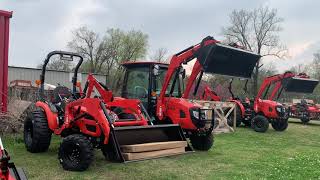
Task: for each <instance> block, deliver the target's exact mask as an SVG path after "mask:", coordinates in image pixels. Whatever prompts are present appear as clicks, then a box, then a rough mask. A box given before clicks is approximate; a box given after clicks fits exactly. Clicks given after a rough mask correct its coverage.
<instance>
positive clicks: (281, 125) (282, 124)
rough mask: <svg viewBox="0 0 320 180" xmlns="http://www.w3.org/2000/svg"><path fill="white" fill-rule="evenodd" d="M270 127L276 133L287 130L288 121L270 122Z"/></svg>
mask: <svg viewBox="0 0 320 180" xmlns="http://www.w3.org/2000/svg"><path fill="white" fill-rule="evenodd" d="M271 126H272V127H273V129H274V130H276V131H284V130H286V129H287V128H288V120H285V119H278V120H273V121H272V122H271Z"/></svg>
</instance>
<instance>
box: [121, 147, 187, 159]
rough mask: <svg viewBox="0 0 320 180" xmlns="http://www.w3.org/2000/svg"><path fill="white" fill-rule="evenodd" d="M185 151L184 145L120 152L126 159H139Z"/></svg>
mask: <svg viewBox="0 0 320 180" xmlns="http://www.w3.org/2000/svg"><path fill="white" fill-rule="evenodd" d="M183 153H185V148H184V147H179V148H173V149H164V150H158V151H148V152H134V153H122V155H123V157H124V159H125V160H126V161H131V160H140V159H150V158H159V157H165V156H172V155H178V154H183Z"/></svg>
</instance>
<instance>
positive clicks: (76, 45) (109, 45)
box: [68, 26, 148, 90]
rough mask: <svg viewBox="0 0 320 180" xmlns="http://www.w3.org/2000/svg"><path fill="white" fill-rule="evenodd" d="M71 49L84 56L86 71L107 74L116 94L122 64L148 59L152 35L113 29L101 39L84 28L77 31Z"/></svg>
mask: <svg viewBox="0 0 320 180" xmlns="http://www.w3.org/2000/svg"><path fill="white" fill-rule="evenodd" d="M100 37H102V38H100ZM68 47H69V48H70V49H71V50H73V51H75V52H78V53H80V54H81V55H83V56H84V58H85V63H84V65H83V67H82V71H86V72H91V73H104V74H106V77H107V78H106V84H108V85H109V86H111V88H113V89H114V90H116V89H118V88H119V87H120V85H121V81H119V79H120V78H121V77H122V75H123V69H122V67H121V66H120V64H121V63H123V62H125V61H136V60H138V59H140V58H144V57H145V56H146V53H147V48H148V35H147V34H144V33H143V32H142V31H139V30H130V31H123V30H121V29H113V28H111V29H108V30H107V31H106V32H105V33H104V35H103V36H101V35H100V34H99V33H97V32H94V31H93V30H90V29H89V28H88V27H86V26H84V27H80V28H77V29H75V30H74V31H73V38H72V40H71V41H70V42H69V43H68Z"/></svg>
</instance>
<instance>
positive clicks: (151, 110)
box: [24, 36, 318, 171]
mask: <svg viewBox="0 0 320 180" xmlns="http://www.w3.org/2000/svg"><path fill="white" fill-rule="evenodd" d="M54 56H59V57H60V60H64V61H65V60H68V61H75V60H78V63H77V65H76V67H75V68H74V72H73V78H72V89H68V88H67V87H65V86H62V85H58V86H57V87H56V88H55V89H54V90H53V98H48V97H46V95H45V93H44V84H45V74H46V66H47V64H48V63H49V61H50V59H51V58H52V57H54ZM194 59H195V60H196V61H195V63H194V65H193V69H192V73H191V75H190V77H189V78H188V80H187V81H186V84H184V82H185V77H186V71H185V69H184V68H183V66H182V65H183V64H188V63H189V62H190V61H191V60H194ZM259 59H260V56H259V55H257V54H254V53H252V52H249V51H246V50H244V49H243V48H240V47H238V46H235V45H232V46H230V45H224V44H222V43H220V42H219V41H217V40H215V39H214V38H212V37H210V36H208V37H206V38H204V39H203V40H202V41H201V42H200V43H199V44H196V45H194V46H191V47H189V48H186V49H184V50H182V51H181V52H179V53H177V54H175V55H173V56H172V58H171V60H170V64H165V63H157V62H151V61H146V62H127V63H124V64H122V66H123V67H124V68H125V75H124V78H123V80H124V81H123V87H122V91H121V97H115V96H114V95H113V92H112V90H110V89H109V88H108V87H107V86H106V85H105V84H103V83H102V82H99V81H98V80H97V79H96V78H95V77H94V76H93V75H91V74H90V75H89V76H88V78H87V81H86V83H85V85H84V88H83V89H82V87H81V84H79V83H78V81H77V74H78V70H79V68H80V66H81V64H82V62H83V57H82V56H81V55H79V54H76V53H70V52H64V51H53V52H51V53H49V54H48V55H47V57H46V59H45V61H44V64H43V67H42V73H41V75H40V81H39V98H38V101H37V102H36V103H35V106H36V107H35V110H33V111H31V112H29V114H28V116H27V117H26V119H25V124H24V141H25V145H26V148H27V150H28V151H30V152H32V153H39V152H45V151H47V150H48V148H49V146H50V141H51V136H52V134H55V135H58V136H61V137H62V142H61V144H60V147H59V152H58V158H59V161H60V163H61V165H62V167H63V168H64V169H65V170H71V171H83V170H86V169H87V168H88V167H89V166H90V164H91V163H92V161H93V158H94V151H93V149H94V148H98V149H101V151H102V153H103V155H104V156H105V157H106V159H108V160H111V161H118V162H128V161H137V160H143V159H150V158H156V157H163V156H171V155H177V154H183V153H186V152H192V151H193V150H194V149H195V150H203V151H207V150H209V149H210V148H211V147H212V146H213V144H214V137H213V133H212V131H213V128H214V126H215V115H214V109H212V108H207V107H204V106H202V105H200V103H197V101H193V100H192V99H189V95H190V94H191V89H192V87H194V91H193V95H195V94H197V91H198V88H199V85H200V82H201V81H202V76H203V74H204V73H207V74H219V75H224V76H232V77H239V78H245V79H249V78H251V74H252V72H253V69H254V67H255V65H256V63H257V62H258V61H259ZM246 84H247V82H246V83H245V85H246ZM317 84H318V80H315V79H311V78H310V77H309V76H307V75H306V74H303V73H301V74H294V73H292V72H285V73H284V74H279V75H274V76H270V77H267V78H265V79H264V81H263V82H262V85H261V87H260V89H259V92H258V94H257V95H256V96H255V97H254V98H253V99H251V98H249V97H248V98H245V99H241V98H238V97H236V96H234V94H233V92H232V80H231V81H230V83H229V87H228V89H229V91H230V94H231V98H230V100H229V101H230V102H234V103H235V104H236V105H237V108H236V111H237V113H236V116H237V117H236V123H237V124H236V125H237V126H238V125H240V124H241V123H244V124H245V125H247V126H251V127H252V128H253V129H254V130H255V131H257V132H266V131H267V129H268V127H269V123H271V125H272V127H273V128H274V129H275V130H276V131H284V130H285V129H287V127H288V118H289V112H288V108H287V107H285V106H284V105H283V104H281V103H279V102H277V101H276V99H277V98H278V97H279V96H280V95H281V92H282V91H283V90H285V91H288V92H298V93H312V92H313V90H314V88H315V87H316V85H317ZM184 87H185V88H184ZM271 87H272V88H271ZM245 89H246V88H245ZM269 91H270V92H269ZM202 99H203V100H207V102H212V101H220V100H221V98H220V97H219V96H218V95H217V94H216V93H215V92H214V91H212V90H211V88H210V87H209V86H207V87H205V89H204V93H203V94H202ZM291 109H294V107H292V108H291ZM228 123H229V125H230V126H232V125H233V121H228ZM187 139H189V141H187ZM189 142H190V144H189Z"/></svg>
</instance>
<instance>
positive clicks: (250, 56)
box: [197, 43, 261, 78]
mask: <svg viewBox="0 0 320 180" xmlns="http://www.w3.org/2000/svg"><path fill="white" fill-rule="evenodd" d="M260 57H261V56H260V55H258V54H255V53H251V52H248V51H245V50H242V49H239V48H234V47H231V46H226V45H223V44H220V43H216V44H212V45H208V46H204V47H202V48H201V49H200V50H199V53H198V54H197V58H198V60H199V62H200V64H201V65H202V67H203V69H204V72H207V73H213V74H221V75H227V76H235V77H243V78H250V77H251V74H252V71H253V69H254V67H255V65H256V63H257V62H258V61H259V59H260Z"/></svg>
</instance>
